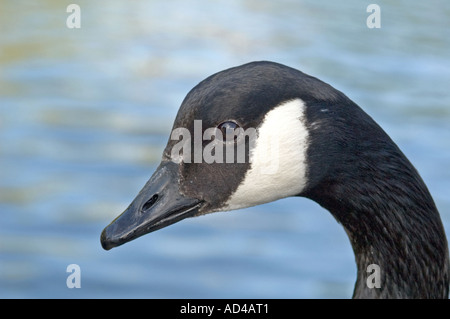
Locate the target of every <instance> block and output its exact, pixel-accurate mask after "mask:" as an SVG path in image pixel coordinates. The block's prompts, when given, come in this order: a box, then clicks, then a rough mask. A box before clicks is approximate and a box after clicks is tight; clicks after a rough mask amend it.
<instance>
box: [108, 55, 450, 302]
mask: <svg viewBox="0 0 450 319" xmlns="http://www.w3.org/2000/svg"><path fill="white" fill-rule="evenodd" d="M200 121H201V122H200ZM200 124H201V126H199V125H200ZM209 128H212V131H211V130H210V131H208V129H209ZM177 129H179V130H178V131H177ZM252 129H253V130H252ZM172 132H173V133H172V135H171V138H170V139H169V141H168V144H167V146H166V148H165V150H164V152H163V156H162V161H161V164H160V165H159V167H158V168H157V170H156V171H155V173H154V174H153V176H152V177H151V178H150V180H149V181H148V182H147V184H146V185H145V186H144V188H143V189H142V190H141V191H140V193H139V194H138V195H137V197H136V198H135V199H134V201H133V202H132V203H131V205H130V206H129V207H128V208H127V209H126V210H125V212H124V213H122V214H121V215H120V216H119V217H117V218H116V219H115V220H114V221H113V222H112V223H111V224H110V225H109V226H107V227H106V228H105V229H104V230H103V232H102V235H101V243H102V246H103V248H105V249H111V248H112V247H116V246H119V245H122V244H124V243H126V242H128V241H130V240H133V239H135V238H137V237H139V236H142V235H144V234H147V233H149V232H152V231H155V230H157V229H160V228H162V227H166V226H168V225H171V224H173V223H175V222H178V221H180V220H182V219H184V218H187V217H193V216H199V215H203V214H208V213H211V212H216V211H224V210H232V209H238V208H244V207H249V206H253V205H258V204H262V203H266V202H270V201H274V200H277V199H280V198H284V197H288V196H302V197H307V198H310V199H312V200H314V201H316V202H317V203H319V204H320V205H321V206H323V207H324V208H326V209H327V210H329V211H330V212H331V214H332V215H333V216H334V217H335V218H336V220H337V221H338V222H339V223H340V224H342V226H343V227H344V229H345V231H346V233H347V235H348V237H349V239H350V242H351V245H352V248H353V251H354V253H355V259H356V264H357V280H356V285H355V289H354V294H353V297H354V298H448V291H449V261H448V247H447V239H446V235H445V231H444V228H443V225H442V222H441V219H440V216H439V212H438V211H437V209H436V206H435V204H434V201H433V199H432V197H431V195H430V193H429V191H428V189H427V187H426V186H425V184H424V182H423V180H422V179H421V177H420V176H419V174H418V172H417V171H416V169H415V168H414V167H413V165H412V164H411V163H410V162H409V161H408V159H407V158H406V157H405V155H404V154H403V153H402V152H401V151H400V149H399V148H398V147H397V145H396V144H395V143H394V142H393V141H392V140H391V139H390V137H389V136H388V135H387V134H386V133H385V132H384V131H383V129H382V128H381V127H380V126H378V125H377V124H376V123H375V121H374V120H373V119H372V118H371V117H370V116H369V115H367V114H366V113H365V112H364V111H363V110H362V109H361V108H360V107H359V106H358V105H356V104H355V103H354V102H353V101H351V100H350V99H349V98H348V97H347V96H345V95H344V94H343V93H341V92H340V91H338V90H336V89H334V88H333V87H331V86H330V85H328V84H326V83H324V82H322V81H320V80H318V79H317V78H314V77H312V76H309V75H306V74H304V73H302V72H300V71H298V70H295V69H293V68H290V67H287V66H284V65H281V64H277V63H273V62H265V61H264V62H252V63H248V64H245V65H242V66H238V67H234V68H231V69H227V70H225V71H222V72H219V73H216V74H214V75H212V76H210V77H208V78H207V79H205V80H204V81H202V82H200V83H199V84H198V85H197V86H195V87H194V88H193V89H192V90H191V91H190V92H189V93H188V95H187V96H186V98H185V99H184V101H183V103H182V105H181V107H180V109H179V111H178V114H177V116H176V119H175V123H174V126H173V131H172ZM174 132H176V133H174ZM206 132H209V133H208V134H206ZM230 132H231V133H233V134H229V133H230ZM185 133H187V134H188V135H189V136H187V137H186V136H185V135H184V134H185ZM220 133H223V134H225V135H222V138H219V137H220V135H221V134H220ZM213 135H214V137H215V138H214V139H213V138H212V136H213ZM192 136H193V137H192ZM205 136H206V137H205ZM223 136H226V138H224V137H223ZM229 136H231V138H229ZM180 137H183V139H181V141H180ZM199 138H200V139H199ZM183 140H184V141H183ZM181 142H183V143H181ZM180 143H181V144H180ZM192 145H193V146H192ZM239 151H241V153H240V154H239ZM230 152H231V153H230ZM225 154H226V155H227V156H228V155H229V154H231V155H230V157H229V158H227V159H223V160H222V158H221V157H222V156H223V158H225ZM239 155H242V156H241V158H240V160H239V158H238V157H239ZM205 156H206V157H208V156H209V158H205ZM211 158H212V159H213V160H211ZM373 264H375V265H377V266H378V267H379V269H380V287H379V288H377V287H375V288H373V287H369V285H368V284H367V279H368V276H369V275H370V272H367V267H368V266H369V265H373Z"/></svg>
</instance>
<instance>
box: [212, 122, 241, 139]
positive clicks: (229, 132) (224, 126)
mask: <svg viewBox="0 0 450 319" xmlns="http://www.w3.org/2000/svg"><path fill="white" fill-rule="evenodd" d="M217 128H218V129H219V130H221V131H222V137H223V141H224V142H225V141H233V140H234V141H236V139H237V137H238V132H235V130H236V129H238V128H239V125H238V124H237V123H236V122H233V121H225V122H222V123H220V124H219V126H217Z"/></svg>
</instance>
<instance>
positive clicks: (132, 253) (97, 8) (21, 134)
mask: <svg viewBox="0 0 450 319" xmlns="http://www.w3.org/2000/svg"><path fill="white" fill-rule="evenodd" d="M70 3H77V4H78V5H79V6H80V7H81V28H80V29H69V28H67V26H66V19H67V17H68V16H69V14H70V13H67V12H66V8H67V6H68V5H69V4H70ZM370 3H371V2H369V1H360V0H358V1H356V0H355V1H345V2H342V1H317V0H314V1H313V0H302V1H299V0H296V1H294V0H280V1H269V0H258V1H257V0H242V1H239V0H217V1H201V0H198V1H181V0H173V1H162V0H155V1H118V0H112V1H86V0H83V1H81V0H80V1H76V2H75V1H56V0H53V1H52V0H41V1H17V0H15V1H2V2H1V4H0V32H1V33H0V141H1V144H0V297H2V298H349V297H350V296H351V294H352V291H353V285H354V281H355V278H356V277H355V276H356V267H355V264H354V257H353V252H352V250H351V247H350V243H349V241H348V238H347V237H346V234H345V232H344V230H343V229H342V227H341V226H340V225H338V224H337V223H336V221H335V220H334V219H333V217H332V216H331V215H330V214H329V213H328V212H327V211H325V210H324V209H322V208H321V207H320V206H318V205H317V204H315V203H314V202H312V201H309V200H307V199H303V198H290V199H285V200H280V201H277V202H274V203H270V204H266V205H262V206H258V207H254V208H249V209H245V210H240V211H235V212H227V213H220V214H212V215H208V216H204V217H200V218H196V219H188V220H184V221H182V222H180V223H177V224H175V225H172V226H170V227H168V228H165V229H162V230H159V231H157V232H155V233H152V234H149V235H147V236H145V237H142V238H140V239H138V240H135V241H133V242H130V243H127V244H126V245H124V246H121V247H119V248H116V249H113V250H111V251H108V252H106V251H104V250H103V249H102V248H101V246H100V241H99V236H100V233H101V231H102V229H103V228H104V227H105V226H106V225H107V224H108V223H109V222H110V221H111V220H112V219H113V218H115V217H116V216H117V215H118V214H119V213H121V212H122V211H123V210H124V209H125V208H126V207H127V206H128V204H129V203H130V202H131V200H132V199H133V198H134V197H135V195H136V194H137V192H138V191H139V190H140V189H141V187H142V186H143V185H144V183H145V182H146V181H147V179H148V178H149V177H150V175H151V174H152V172H153V170H154V169H155V167H156V165H157V164H158V163H159V160H160V157H161V153H162V150H163V148H164V146H165V144H166V142H167V139H168V136H169V134H170V130H171V126H172V123H173V119H174V117H175V114H176V112H177V110H178V107H179V105H180V103H181V101H182V99H183V98H184V96H185V95H186V93H187V92H188V91H189V90H190V89H191V88H192V87H193V86H194V85H196V84H197V83H198V82H199V81H200V80H202V79H204V78H205V77H207V76H208V75H210V74H212V73H215V72H217V71H220V70H222V69H225V68H229V67H232V66H236V65H239V64H243V63H246V62H249V61H254V60H273V61H277V62H280V63H284V64H287V65H289V66H292V67H294V68H298V69H300V70H302V71H304V72H306V73H309V74H311V75H314V76H317V77H319V78H320V79H322V80H324V81H326V82H328V83H330V84H331V85H333V86H334V87H336V88H337V89H339V90H341V91H343V92H345V93H346V94H347V95H348V96H349V97H350V98H351V99H353V100H354V101H355V102H356V103H358V104H359V105H360V106H361V107H363V108H364V109H365V110H366V111H367V112H368V113H369V114H370V115H371V116H372V117H373V118H374V119H375V120H376V121H377V122H378V123H380V125H382V127H384V128H385V130H386V131H387V132H388V134H389V135H390V136H391V137H392V138H393V139H394V141H396V143H397V144H398V145H399V146H400V148H401V149H402V150H403V151H404V153H405V154H406V155H407V156H408V157H409V159H410V160H411V161H412V162H413V164H414V165H415V166H416V167H417V169H418V170H419V172H420V173H421V175H422V177H423V178H424V180H425V182H426V183H427V185H428V187H429V189H430V191H431V193H432V194H433V196H434V199H435V201H436V204H437V206H438V208H439V210H440V213H441V215H442V219H443V221H444V224H445V227H446V230H447V234H450V198H449V190H450V169H449V163H450V94H449V89H450V62H449V58H450V32H449V31H450V19H449V16H450V4H449V2H448V1H446V0H442V1H406V0H403V1H387V0H386V1H377V2H376V3H377V4H378V5H379V6H380V8H381V28H379V29H369V28H368V27H367V25H366V19H367V17H368V16H369V13H367V12H366V8H367V6H368V5H369V4H370ZM69 264H78V265H79V266H80V268H81V288H80V289H76V288H74V289H69V288H67V286H66V278H67V276H68V275H69V273H67V272H66V267H67V266H68V265H69Z"/></svg>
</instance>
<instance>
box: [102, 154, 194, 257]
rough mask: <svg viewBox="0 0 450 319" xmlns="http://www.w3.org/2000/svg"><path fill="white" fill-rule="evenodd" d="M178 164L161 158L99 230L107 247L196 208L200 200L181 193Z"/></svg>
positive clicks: (184, 214) (131, 238)
mask: <svg viewBox="0 0 450 319" xmlns="http://www.w3.org/2000/svg"><path fill="white" fill-rule="evenodd" d="M178 180H179V173H178V165H177V164H175V163H173V162H162V163H161V164H160V165H159V167H158V168H157V170H156V171H155V173H154V174H153V175H152V177H151V178H150V180H149V181H148V182H147V184H145V186H144V188H143V189H142V190H141V191H140V192H139V194H138V195H137V196H136V198H135V199H134V200H133V202H132V203H131V204H130V206H128V208H127V209H126V210H125V211H124V212H123V213H122V214H121V215H120V216H118V217H117V218H116V219H114V220H113V221H112V222H111V224H109V225H108V226H107V227H106V228H105V229H104V230H103V232H102V235H101V237H100V241H101V243H102V247H103V248H104V249H106V250H109V249H111V248H113V247H117V246H120V245H122V244H125V243H126V242H129V241H131V240H133V239H136V238H138V237H140V236H142V235H145V234H148V233H150V232H152V231H155V230H158V229H160V228H163V227H166V226H169V225H171V224H173V223H176V222H178V221H180V220H182V219H184V218H186V217H191V216H193V215H195V214H196V213H197V212H198V209H199V208H200V206H201V204H202V202H201V201H200V200H198V199H194V198H189V197H186V196H184V195H183V194H181V192H180V189H179V186H178Z"/></svg>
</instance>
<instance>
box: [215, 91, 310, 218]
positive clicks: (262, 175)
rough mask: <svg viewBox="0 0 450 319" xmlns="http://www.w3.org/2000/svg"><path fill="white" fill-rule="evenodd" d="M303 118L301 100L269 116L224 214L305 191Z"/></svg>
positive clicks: (291, 102)
mask: <svg viewBox="0 0 450 319" xmlns="http://www.w3.org/2000/svg"><path fill="white" fill-rule="evenodd" d="M304 114H305V103H304V102H303V101H302V100H301V99H295V100H291V101H287V102H284V103H282V104H280V105H278V106H277V107H276V108H274V109H272V110H271V111H269V112H268V113H267V114H266V116H265V117H264V119H263V121H262V123H261V125H260V126H259V127H258V136H257V139H256V142H255V143H254V147H253V148H252V149H251V151H250V156H251V159H250V162H251V164H250V168H249V169H248V171H247V173H246V175H245V177H244V179H243V181H242V182H241V184H240V185H239V186H238V188H237V189H236V191H235V192H234V193H233V194H232V195H231V196H230V198H229V199H228V201H227V202H226V203H225V206H224V207H223V208H222V209H223V210H232V209H238V208H244V207H250V206H255V205H259V204H263V203H267V202H271V201H274V200H277V199H280V198H284V197H288V196H293V195H297V194H299V193H300V192H301V191H302V190H303V189H304V188H305V186H306V183H307V180H306V169H307V167H306V165H307V162H306V151H307V147H308V130H307V129H306V125H305V115H304Z"/></svg>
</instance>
